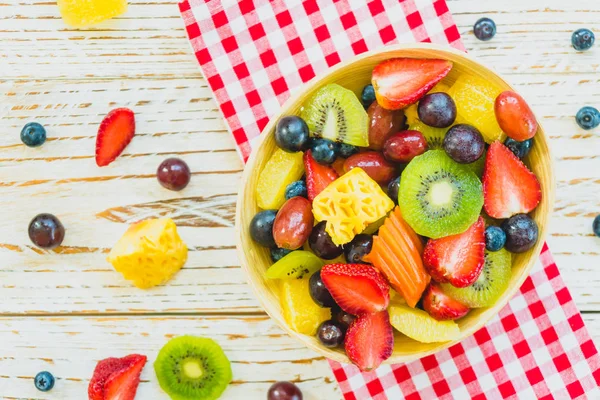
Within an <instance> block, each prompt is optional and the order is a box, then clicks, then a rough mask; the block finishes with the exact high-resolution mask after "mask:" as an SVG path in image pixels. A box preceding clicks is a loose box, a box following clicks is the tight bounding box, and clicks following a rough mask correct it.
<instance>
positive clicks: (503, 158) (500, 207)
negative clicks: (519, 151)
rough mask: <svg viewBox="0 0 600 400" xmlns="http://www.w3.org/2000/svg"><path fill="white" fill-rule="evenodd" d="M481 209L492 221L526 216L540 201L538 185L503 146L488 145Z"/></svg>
mask: <svg viewBox="0 0 600 400" xmlns="http://www.w3.org/2000/svg"><path fill="white" fill-rule="evenodd" d="M482 183H483V208H484V209H485V212H486V213H487V214H488V215H489V216H490V217H492V218H498V219H501V218H509V217H512V216H513V215H515V214H527V213H528V212H530V211H531V210H533V209H534V208H536V207H537V205H538V204H539V203H540V200H541V199H542V191H541V188H540V182H539V181H538V179H537V177H536V176H535V175H534V174H533V172H531V171H530V170H529V169H528V168H527V166H526V165H525V164H523V162H522V161H521V160H519V159H518V158H517V156H515V155H514V154H513V152H512V151H510V150H509V149H508V147H506V146H505V145H503V144H502V143H500V142H494V143H492V144H491V145H490V149H489V150H488V153H487V158H486V160H485V168H484V171H483V179H482Z"/></svg>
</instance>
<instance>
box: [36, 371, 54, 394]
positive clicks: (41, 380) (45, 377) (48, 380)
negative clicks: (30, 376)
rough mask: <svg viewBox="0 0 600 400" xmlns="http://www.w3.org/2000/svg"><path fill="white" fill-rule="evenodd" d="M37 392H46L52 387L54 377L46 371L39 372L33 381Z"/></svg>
mask: <svg viewBox="0 0 600 400" xmlns="http://www.w3.org/2000/svg"><path fill="white" fill-rule="evenodd" d="M34 382H35V387H36V389H37V390H39V391H42V392H47V391H49V390H51V389H52V388H53V387H54V375H52V374H51V373H50V372H48V371H43V372H40V373H39V374H37V375H36V376H35V379H34Z"/></svg>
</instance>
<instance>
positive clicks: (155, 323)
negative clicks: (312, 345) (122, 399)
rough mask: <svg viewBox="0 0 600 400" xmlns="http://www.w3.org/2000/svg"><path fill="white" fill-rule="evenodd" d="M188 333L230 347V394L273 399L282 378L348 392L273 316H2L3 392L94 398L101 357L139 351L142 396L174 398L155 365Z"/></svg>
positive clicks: (314, 391)
mask: <svg viewBox="0 0 600 400" xmlns="http://www.w3.org/2000/svg"><path fill="white" fill-rule="evenodd" d="M42 332H43V334H41V333H42ZM182 333H187V334H192V335H196V336H210V337H211V338H213V339H214V340H216V341H217V342H218V343H219V344H221V346H222V347H223V350H224V351H225V354H226V355H227V357H228V358H229V360H230V361H231V365H232V370H233V382H232V384H231V385H230V386H229V387H228V388H227V390H226V391H225V393H224V394H223V399H265V398H266V395H265V393H266V391H267V390H268V388H269V386H270V385H272V384H273V383H275V382H276V381H279V380H290V381H293V382H295V383H297V384H298V385H299V386H300V388H301V389H302V390H303V392H304V396H305V397H304V398H305V399H306V400H321V399H338V398H341V394H340V391H339V388H338V386H337V383H336V382H335V380H334V379H333V376H331V369H330V368H329V365H328V364H327V362H326V361H325V360H324V359H323V358H320V357H319V356H317V355H316V354H315V353H314V352H312V351H310V350H309V349H307V348H305V347H304V346H302V345H301V344H300V343H298V342H297V341H296V340H294V339H292V338H291V337H290V336H288V335H287V334H286V333H284V332H283V331H281V330H280V329H279V328H277V327H276V326H275V324H274V323H273V322H272V321H271V320H270V319H269V318H268V317H266V316H255V317H201V316H194V317H178V318H173V317H172V318H169V317H153V318H148V317H128V318H117V317H98V318H80V317H71V318H0V355H1V356H0V397H2V396H3V397H2V398H4V399H23V400H25V399H27V400H41V399H61V400H62V399H77V400H82V399H86V398H87V387H88V384H89V379H90V378H91V376H92V372H93V371H94V367H95V366H96V363H97V362H98V361H99V360H101V359H104V358H107V357H115V356H116V357H119V356H124V355H127V354H133V353H138V354H145V355H146V356H147V357H148V363H147V364H146V366H145V368H144V370H143V372H142V376H141V380H142V381H141V383H140V386H139V390H138V394H137V396H136V399H142V400H150V399H151V400H163V399H164V400H168V399H169V397H168V396H167V395H166V394H165V393H164V392H163V391H162V390H161V389H160V387H159V386H158V382H157V380H156V376H155V374H154V369H153V366H152V364H153V363H154V360H155V359H156V355H157V353H158V351H159V350H160V348H161V347H162V346H163V345H164V343H166V342H167V341H168V340H169V339H170V338H173V337H175V336H179V335H181V334H182ZM42 370H49V371H52V373H53V374H54V375H55V376H56V378H57V381H56V385H55V387H54V389H53V390H52V391H51V392H48V393H47V394H44V393H41V392H39V391H37V390H36V389H35V387H34V385H33V377H34V376H35V374H36V373H37V372H38V371H42Z"/></svg>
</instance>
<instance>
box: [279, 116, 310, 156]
mask: <svg viewBox="0 0 600 400" xmlns="http://www.w3.org/2000/svg"><path fill="white" fill-rule="evenodd" d="M309 140H310V137H309V132H308V125H306V122H304V120H303V119H302V118H300V117H297V116H295V115H288V116H287V117H283V118H281V119H280V120H279V122H277V128H275V142H276V143H277V146H279V147H280V148H282V149H283V150H285V151H287V152H289V153H294V152H297V151H304V150H306V149H308V144H309Z"/></svg>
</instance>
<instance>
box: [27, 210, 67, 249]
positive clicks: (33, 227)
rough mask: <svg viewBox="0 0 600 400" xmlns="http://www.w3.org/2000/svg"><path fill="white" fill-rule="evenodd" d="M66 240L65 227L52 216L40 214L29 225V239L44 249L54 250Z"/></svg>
mask: <svg viewBox="0 0 600 400" xmlns="http://www.w3.org/2000/svg"><path fill="white" fill-rule="evenodd" d="M64 238H65V227H64V226H63V225H62V224H61V222H60V221H59V220H58V218H56V217H55V216H54V215H52V214H38V215H36V216H35V218H33V219H32V220H31V222H30V223H29V239H31V241H32V242H33V244H35V245H36V246H38V247H41V248H42V249H54V248H56V247H58V246H60V245H61V243H62V241H63V239H64Z"/></svg>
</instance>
